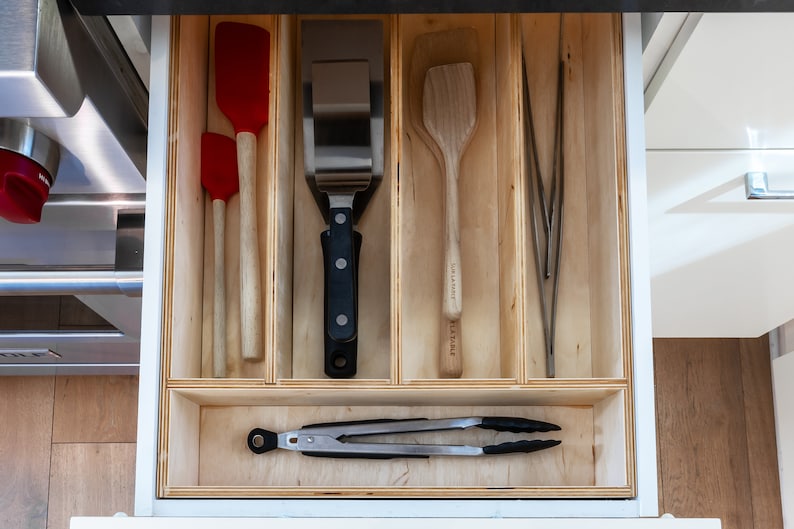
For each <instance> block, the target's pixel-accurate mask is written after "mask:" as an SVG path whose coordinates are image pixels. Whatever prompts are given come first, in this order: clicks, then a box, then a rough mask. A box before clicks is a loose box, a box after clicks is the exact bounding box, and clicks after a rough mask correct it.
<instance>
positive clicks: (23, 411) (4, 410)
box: [0, 377, 55, 529]
mask: <svg viewBox="0 0 794 529" xmlns="http://www.w3.org/2000/svg"><path fill="white" fill-rule="evenodd" d="M54 388H55V379H54V378H53V377H0V420H2V422H3V427H2V428H1V429H0V476H1V478H0V527H3V528H6V527H8V528H12V527H14V528H17V527H18V528H21V529H44V528H45V527H46V526H47V494H48V481H49V472H50V443H51V435H52V403H53V393H54Z"/></svg>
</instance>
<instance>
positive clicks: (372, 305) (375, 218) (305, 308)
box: [278, 16, 394, 383]
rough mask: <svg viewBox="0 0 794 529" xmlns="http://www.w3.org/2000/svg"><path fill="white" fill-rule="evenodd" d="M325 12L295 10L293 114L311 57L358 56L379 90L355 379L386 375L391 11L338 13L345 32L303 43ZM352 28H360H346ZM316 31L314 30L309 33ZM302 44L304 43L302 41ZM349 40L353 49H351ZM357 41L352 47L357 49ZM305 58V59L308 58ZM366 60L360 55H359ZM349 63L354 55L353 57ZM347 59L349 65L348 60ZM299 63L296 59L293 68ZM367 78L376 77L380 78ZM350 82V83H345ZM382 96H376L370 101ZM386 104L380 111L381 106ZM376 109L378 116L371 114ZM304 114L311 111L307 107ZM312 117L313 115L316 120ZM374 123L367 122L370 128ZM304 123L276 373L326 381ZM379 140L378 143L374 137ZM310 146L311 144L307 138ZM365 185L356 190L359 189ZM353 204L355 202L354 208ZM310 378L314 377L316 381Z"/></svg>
mask: <svg viewBox="0 0 794 529" xmlns="http://www.w3.org/2000/svg"><path fill="white" fill-rule="evenodd" d="M323 20H325V21H328V20H329V17H323V18H317V17H299V18H298V21H297V33H298V35H297V39H296V40H297V42H296V53H297V54H298V56H297V58H296V60H297V62H298V64H299V65H303V68H302V69H304V68H305V69H306V70H307V71H305V72H303V75H302V76H299V77H297V78H296V79H295V86H294V87H293V94H294V97H297V103H298V104H297V106H296V114H295V120H296V122H298V123H300V120H301V119H307V112H306V110H307V109H304V108H303V103H304V97H303V92H304V91H305V90H310V89H311V88H310V87H307V86H301V78H302V77H306V76H308V75H310V72H311V71H312V69H311V68H310V65H311V59H316V61H315V65H316V66H319V65H326V66H327V65H328V63H327V62H324V61H327V60H329V58H333V59H334V60H336V61H337V62H338V61H340V60H344V61H348V60H350V61H357V64H359V66H361V65H362V64H366V65H367V71H368V72H369V74H368V75H369V79H370V83H369V91H370V92H371V93H375V94H376V95H380V94H379V93H378V92H382V94H383V96H382V100H383V109H379V112H378V113H376V114H373V117H376V118H377V119H378V121H381V122H382V127H383V128H382V130H383V131H386V132H385V133H382V134H380V136H381V138H378V137H376V136H377V135H375V134H373V135H372V138H371V140H372V142H373V145H372V162H373V167H375V166H379V165H380V166H383V170H382V172H383V174H382V175H375V174H373V180H375V179H380V183H379V184H378V185H377V186H375V185H374V184H371V187H372V189H368V190H367V191H368V192H370V193H372V194H371V197H370V198H369V201H368V203H367V204H366V209H364V210H363V212H361V216H360V218H359V219H358V222H357V225H356V226H355V230H356V231H357V232H359V233H360V234H361V238H362V242H361V249H360V260H359V263H358V334H357V340H358V344H357V349H358V354H357V364H358V365H357V370H356V371H357V372H356V375H355V376H356V380H361V379H364V380H366V379H381V380H382V379H386V380H388V379H389V378H390V377H391V354H390V353H391V330H392V328H393V327H392V326H393V320H392V315H391V299H392V294H391V291H392V285H393V273H392V265H391V255H392V250H391V241H392V235H391V233H392V232H391V211H392V200H393V196H394V195H393V193H392V187H393V186H394V183H393V182H392V179H393V178H394V177H393V174H394V169H393V167H392V166H393V164H392V162H391V145H390V144H391V138H390V134H389V132H388V131H390V130H391V128H392V126H393V125H392V119H391V112H389V111H388V109H389V108H390V106H391V95H390V89H389V88H390V84H391V74H390V48H389V42H390V39H391V34H390V31H391V30H390V18H389V17H387V16H381V17H333V18H332V20H334V21H342V22H343V23H345V26H346V27H345V26H341V27H342V31H343V35H344V30H347V33H348V34H347V35H344V37H342V36H340V35H337V36H336V37H335V38H336V39H337V40H338V41H339V42H335V43H334V45H333V46H327V47H325V48H324V49H322V50H317V49H316V48H317V46H309V43H310V42H312V39H309V38H308V37H307V38H306V39H304V36H303V34H302V31H303V30H304V29H305V28H304V22H306V23H311V22H314V24H309V29H308V30H307V31H312V30H313V31H315V32H320V31H329V30H328V26H327V25H326V26H325V27H323V26H322V25H321V26H320V27H318V23H320V24H321V22H322V21H323ZM377 22H380V23H381V24H382V31H383V43H382V49H381V50H377V51H379V52H381V53H382V61H380V62H381V65H382V66H381V67H382V71H381V72H376V71H373V69H376V68H378V65H377V64H376V62H378V61H376V60H374V59H373V58H372V57H371V55H372V54H373V53H374V52H373V51H372V50H369V49H368V47H367V46H364V47H363V48H364V49H361V48H362V46H361V40H362V39H363V40H364V41H365V42H370V41H371V40H372V38H371V37H370V36H369V33H372V31H371V27H372V24H373V23H377ZM355 31H359V32H361V33H362V35H361V36H359V37H357V36H356V35H353V34H351V33H352V32H355ZM315 36H316V35H315ZM302 45H303V46H305V49H303V48H302ZM351 48H352V49H351ZM357 48H358V49H357ZM301 53H306V54H307V55H308V54H313V57H308V56H307V57H301ZM307 61H308V62H307ZM364 61H366V63H364ZM353 64H356V63H353ZM348 66H349V65H348ZM300 67H301V66H299V68H300ZM372 79H377V80H379V81H380V86H378V87H374V85H375V84H377V83H376V82H375V81H372ZM348 89H352V88H350V87H349V88H348ZM379 99H381V98H380V97H375V98H373V99H372V100H371V103H375V102H376V100H379ZM384 109H385V111H384ZM379 113H382V116H379V115H378V114H379ZM308 116H311V113H309V114H308ZM315 123H316V121H315ZM375 125H376V124H373V129H374V128H375ZM303 129H304V127H302V126H299V127H296V130H295V136H294V138H295V167H294V204H293V208H294V209H293V211H294V215H293V217H294V245H293V248H294V256H293V265H294V268H293V276H294V291H293V296H292V297H293V320H292V335H293V340H292V343H293V349H292V358H291V359H289V360H288V359H287V358H283V359H280V360H282V361H280V362H279V366H278V378H279V379H293V380H307V379H312V380H315V381H325V382H329V383H333V381H332V380H330V379H329V378H328V377H327V376H326V375H325V373H324V369H323V355H324V336H325V332H324V327H323V303H324V296H323V254H322V248H321V246H320V234H321V233H322V232H324V231H326V230H328V224H326V221H325V220H324V219H323V214H322V211H321V210H320V209H319V208H318V205H317V203H316V201H315V197H314V196H313V194H312V192H311V190H310V187H309V185H307V183H308V182H307V176H306V171H305V168H304V153H303V149H304V138H303ZM379 142H382V144H383V145H382V150H379V148H378V147H377V145H376V144H377V143H379ZM309 148H311V149H313V148H314V146H313V145H311V146H309ZM363 194H364V193H363V192H361V193H357V195H363ZM355 210H357V205H356V207H355V208H354V212H355ZM315 383H316V382H315Z"/></svg>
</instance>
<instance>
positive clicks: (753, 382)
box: [739, 335, 783, 529]
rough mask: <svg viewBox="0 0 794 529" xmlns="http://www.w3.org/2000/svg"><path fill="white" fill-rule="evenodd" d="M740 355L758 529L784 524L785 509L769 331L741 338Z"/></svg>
mask: <svg viewBox="0 0 794 529" xmlns="http://www.w3.org/2000/svg"><path fill="white" fill-rule="evenodd" d="M739 356H740V361H741V369H742V390H743V397H744V421H745V425H746V426H747V447H748V452H747V457H748V463H749V467H750V492H751V497H752V500H753V523H754V526H755V527H757V528H759V529H760V528H769V529H775V528H781V527H783V512H782V507H781V504H780V501H781V500H780V477H779V474H778V473H777V472H776V471H775V470H776V469H777V466H778V458H777V442H776V438H775V414H774V401H773V397H772V370H771V365H770V356H769V337H768V335H764V336H762V337H761V338H757V339H749V338H743V339H740V340H739Z"/></svg>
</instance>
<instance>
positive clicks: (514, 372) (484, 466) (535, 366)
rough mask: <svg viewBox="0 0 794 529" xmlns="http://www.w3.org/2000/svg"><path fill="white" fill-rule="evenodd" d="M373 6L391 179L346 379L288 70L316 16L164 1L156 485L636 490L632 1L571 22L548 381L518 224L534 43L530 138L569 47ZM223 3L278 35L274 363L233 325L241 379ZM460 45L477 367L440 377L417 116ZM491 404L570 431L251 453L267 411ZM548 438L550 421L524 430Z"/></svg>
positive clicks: (172, 491)
mask: <svg viewBox="0 0 794 529" xmlns="http://www.w3.org/2000/svg"><path fill="white" fill-rule="evenodd" d="M311 18H323V17H311ZM340 18H345V19H348V18H349V19H358V18H373V17H363V16H362V17H358V16H351V17H340ZM376 18H377V19H378V20H380V21H382V22H383V28H384V49H383V52H384V62H385V68H384V76H385V78H384V93H385V109H386V111H385V112H384V120H385V121H384V126H385V127H384V128H385V131H386V133H385V150H384V162H385V163H384V175H383V180H382V183H381V185H380V186H379V188H378V190H377V191H376V192H375V193H374V194H373V196H372V200H371V201H370V203H369V205H368V207H367V209H366V211H365V212H364V214H363V215H362V217H361V219H360V223H359V230H360V231H361V232H362V234H363V240H364V246H363V247H362V250H361V264H360V274H361V275H360V278H359V329H360V338H359V345H358V348H359V356H358V373H357V375H356V377H355V378H353V379H345V380H333V379H329V378H327V377H325V375H324V373H323V328H322V324H323V261H322V256H321V249H320V244H319V242H320V241H319V234H320V232H321V231H323V229H325V222H324V220H323V217H322V215H321V213H320V211H319V210H318V208H317V205H316V203H315V201H314V198H313V196H312V194H311V192H310V191H309V188H308V187H307V185H306V182H305V177H304V172H303V156H302V151H301V149H302V144H303V139H302V127H301V126H300V119H302V109H301V106H300V100H301V97H300V95H301V87H300V86H298V83H297V79H298V78H299V77H298V73H297V67H298V65H299V64H300V62H299V56H298V50H299V48H300V21H301V20H302V19H303V17H295V16H287V15H279V16H269V15H261V16H259V15H258V16H240V17H237V16H234V17H226V16H224V17H216V16H213V17H196V16H183V17H175V18H174V19H173V26H172V28H173V31H172V35H173V42H172V46H173V48H172V73H171V88H170V98H171V100H170V104H171V114H170V118H169V119H170V121H169V138H170V139H171V142H170V144H169V146H168V174H167V200H166V226H165V232H166V248H165V263H164V266H165V274H164V277H165V284H164V286H163V288H164V302H163V328H162V360H163V362H162V365H163V378H162V385H163V387H162V392H161V407H160V412H161V421H160V423H161V425H162V429H161V431H160V432H159V435H160V438H159V456H160V457H159V463H158V491H159V495H160V496H162V497H169V498H177V497H207V498H212V497H260V498H266V497H295V496H298V497H315V496H331V495H333V496H335V497H340V496H341V497H363V496H380V497H401V496H409V497H450V498H451V497H505V496H508V497H517V498H518V497H520V498H533V497H572V496H579V497H615V498H626V497H631V496H632V495H633V494H634V488H635V476H634V449H633V446H634V445H633V443H634V441H633V410H632V386H631V384H632V381H631V369H630V368H631V349H630V346H629V340H630V329H629V328H628V325H629V323H628V322H629V321H630V318H629V317H628V316H629V306H628V295H627V287H628V270H627V262H626V258H625V256H626V247H625V245H626V237H625V230H626V219H625V212H624V211H623V207H624V203H625V200H624V199H625V175H624V174H623V171H624V169H623V167H624V161H623V158H624V157H625V154H624V152H623V149H624V148H623V143H622V141H623V140H622V136H621V134H622V128H623V122H622V106H621V105H622V90H621V56H620V46H619V43H620V26H619V21H620V17H618V16H612V15H566V17H565V21H566V22H565V30H564V31H565V38H564V43H565V47H564V49H565V50H566V52H565V55H564V58H565V61H566V70H565V72H566V82H567V83H568V85H567V92H566V100H567V101H568V103H566V110H565V120H566V129H567V130H568V131H569V134H568V135H567V136H566V138H567V139H566V142H565V149H566V153H565V155H566V164H567V169H566V172H567V174H568V175H569V177H570V181H569V182H568V191H567V192H566V197H567V198H566V200H570V201H569V202H566V206H565V207H566V222H565V231H564V234H563V238H564V245H565V246H564V253H563V264H562V277H561V284H560V289H561V290H560V313H559V322H558V331H557V336H558V340H559V342H558V344H557V351H558V354H557V375H558V378H557V379H549V378H546V377H545V376H544V374H545V366H544V357H545V355H544V347H543V338H542V328H541V325H540V319H539V304H538V303H537V302H538V297H537V292H536V287H535V285H536V283H535V276H534V273H535V270H534V263H533V259H532V256H531V252H532V250H531V248H532V247H531V244H532V242H531V240H530V239H529V235H528V231H529V230H528V228H527V226H528V224H527V220H528V217H527V214H528V213H527V210H528V204H527V189H526V182H525V178H526V177H525V174H524V166H525V164H526V160H525V157H524V155H523V154H522V148H523V147H522V143H523V136H522V134H523V132H522V131H523V122H522V119H523V118H522V114H521V109H522V107H521V105H522V97H521V49H522V46H521V44H522V39H523V43H524V50H525V51H526V53H527V63H528V70H529V72H530V73H529V81H530V86H531V90H532V93H533V105H535V106H536V107H537V108H538V110H537V111H536V112H537V116H536V121H537V123H536V125H537V128H538V142H539V149H538V150H539V152H546V151H544V149H547V148H548V142H549V137H548V136H547V135H546V134H547V133H546V132H542V131H546V130H547V129H548V127H547V126H545V125H544V124H546V125H548V123H551V122H553V111H552V110H549V108H548V105H549V104H550V103H549V101H552V102H553V99H554V97H553V94H554V90H555V86H554V82H553V81H554V80H556V74H555V73H554V71H556V70H554V69H553V68H551V67H552V66H553V64H552V63H553V62H554V61H556V56H552V55H553V52H549V55H548V56H547V55H546V50H548V49H552V50H556V43H557V42H558V35H559V33H558V31H559V29H558V28H559V25H558V21H559V16H553V15H507V14H476V15H468V14H466V15H432V16H431V15H393V16H377V17H376ZM225 20H233V21H238V22H246V23H252V24H256V25H259V26H261V27H263V28H265V29H267V30H268V31H269V32H270V35H271V39H272V41H271V56H270V95H269V97H270V100H269V109H270V112H269V114H270V115H269V123H268V125H267V126H266V127H265V128H263V129H262V131H261V132H260V134H259V135H258V142H257V149H259V150H260V151H262V152H261V153H260V152H258V153H257V154H258V155H260V154H261V155H260V156H258V157H257V160H258V164H259V166H258V168H257V197H256V201H257V204H258V208H259V211H258V213H259V214H258V216H257V222H258V228H259V231H258V233H259V251H260V257H261V264H262V278H261V279H262V308H263V311H264V315H265V316H264V321H263V325H264V327H263V329H264V334H263V337H264V348H263V353H264V360H263V361H261V362H243V361H242V360H241V356H240V354H241V352H240V347H241V346H240V343H239V333H235V332H233V331H229V333H228V336H227V340H226V345H227V350H228V355H229V360H228V361H227V365H226V368H227V370H226V371H227V374H226V375H227V376H226V378H214V377H213V376H212V360H213V351H212V342H213V336H212V328H213V323H212V312H211V311H212V306H213V299H212V297H213V290H214V288H213V272H214V270H213V261H214V256H213V220H212V207H211V204H210V199H209V197H208V196H206V194H205V192H204V190H203V189H202V188H201V182H200V166H199V162H200V159H201V153H200V147H199V146H200V138H201V134H202V132H204V131H210V132H215V133H219V134H224V135H227V136H229V137H233V129H232V127H231V124H230V123H229V122H228V120H226V119H225V118H224V117H223V115H222V114H221V113H220V111H219V109H218V108H217V106H216V105H215V103H214V101H215V94H214V84H215V83H214V75H215V72H214V68H213V57H212V50H213V46H212V39H213V36H212V35H213V28H214V27H215V26H216V25H217V24H218V23H219V22H221V21H225ZM461 38H462V39H463V40H461ZM429 42H430V43H431V44H428V43H429ZM450 43H452V44H450ZM552 44H553V45H552ZM454 63H468V64H471V65H472V69H473V72H474V78H475V92H476V114H477V115H476V127H475V128H474V129H473V132H472V136H471V140H470V142H469V144H468V145H467V146H466V148H465V150H463V152H462V155H461V170H460V172H459V176H458V190H459V192H458V206H459V209H460V254H461V259H460V263H461V265H460V266H461V272H462V275H461V279H460V282H461V284H462V289H463V292H462V307H463V308H462V313H461V318H460V320H459V323H460V333H461V334H460V337H461V342H460V343H461V346H462V347H463V361H464V363H463V373H462V376H461V377H460V378H458V379H446V378H442V377H441V372H440V370H439V367H438V363H437V362H438V354H439V349H440V339H441V325H442V304H441V295H442V281H441V277H442V259H443V249H444V244H443V240H442V231H443V224H444V208H443V206H444V200H445V197H444V193H443V191H444V190H443V175H444V169H445V168H444V165H443V164H444V161H443V157H440V156H439V150H438V147H437V145H436V144H435V143H434V142H431V141H427V138H425V137H424V136H423V131H422V130H420V126H421V124H422V123H423V121H422V114H421V113H419V114H416V112H417V111H419V112H421V109H422V107H421V97H422V87H423V83H424V79H425V77H426V72H427V70H428V69H429V68H432V67H434V66H438V65H442V64H454ZM552 70H554V71H552ZM549 72H551V73H549ZM536 101H537V102H536ZM533 110H534V109H533ZM550 112H551V113H550ZM417 118H418V119H417ZM544 142H545V143H544ZM265 149H267V153H266V154H267V155H265V153H264V150H265ZM265 160H266V162H265ZM238 201H239V199H238V198H237V197H232V198H231V199H230V200H229V202H228V206H227V218H226V229H225V235H226V239H225V246H226V248H225V253H226V255H225V268H226V271H227V277H226V280H227V326H228V327H229V328H234V326H239V325H240V314H239V299H238V296H239V288H237V284H238V283H237V282H238V281H239V257H238V256H239V244H240V242H239V240H240V239H239V203H238ZM236 359H239V360H236ZM478 415H500V416H517V417H526V418H530V419H539V420H545V421H548V422H551V423H555V424H559V425H560V426H561V427H562V430H561V431H560V432H554V435H553V437H552V438H556V439H561V440H562V444H561V445H559V446H556V447H553V448H551V449H547V450H543V451H540V452H536V453H530V454H511V455H506V456H504V457H502V456H493V457H491V456H488V457H483V458H469V459H465V458H459V457H450V458H430V459H424V460H405V459H395V460H390V461H350V462H348V461H340V460H336V459H323V458H312V457H307V456H304V455H301V454H300V453H297V452H291V451H286V450H279V451H275V452H272V453H268V454H262V455H255V454H252V453H251V452H250V451H249V450H248V448H247V447H246V436H247V434H248V432H249V431H250V430H251V428H254V427H262V428H267V429H269V430H272V431H287V430H292V429H295V428H299V427H301V426H304V425H307V424H311V423H317V422H329V421H350V420H357V419H399V418H409V417H414V418H415V417H427V418H450V417H461V416H478ZM459 433H460V432H456V433H453V434H452V435H453V436H454V437H455V438H456V439H457V435H458V434H459ZM464 433H465V435H466V436H471V435H473V436H474V437H470V438H467V439H462V441H463V442H471V443H473V444H480V443H481V442H482V443H486V444H487V443H490V442H491V441H493V439H491V438H489V439H488V440H486V439H485V438H484V437H482V436H491V435H493V434H494V432H488V431H483V432H469V431H466V432H464ZM421 435H422V436H430V437H429V439H426V440H424V441H423V442H447V441H450V439H448V438H447V437H445V436H446V435H449V434H448V433H440V432H434V433H426V434H421ZM498 435H500V436H502V435H504V434H503V433H499V434H498ZM540 435H543V436H546V434H533V437H538V436H540ZM453 441H454V440H453Z"/></svg>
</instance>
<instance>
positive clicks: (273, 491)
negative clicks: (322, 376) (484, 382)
mask: <svg viewBox="0 0 794 529" xmlns="http://www.w3.org/2000/svg"><path fill="white" fill-rule="evenodd" d="M354 391H355V390H350V393H351V394H350V395H347V396H345V395H343V394H339V392H336V394H329V392H328V391H327V390H323V391H319V392H317V393H315V394H311V395H306V394H303V395H302V394H301V392H296V391H280V390H276V391H273V392H270V395H269V396H267V397H259V396H257V395H254V394H251V393H250V392H245V391H242V392H238V393H237V394H236V395H233V398H234V399H236V400H237V402H240V403H245V405H242V404H241V405H229V404H227V402H228V401H229V398H230V394H229V392H226V394H225V395H220V394H219V393H220V392H219V391H217V390H208V389H206V388H201V389H199V388H191V389H186V388H183V389H178V390H173V391H171V392H170V393H171V394H170V397H169V400H170V406H169V408H170V413H171V414H172V415H174V416H179V417H182V419H183V420H180V421H178V422H177V421H174V422H172V430H171V431H170V432H169V435H168V439H169V440H168V441H167V444H168V450H167V452H166V454H167V458H165V460H164V461H162V463H163V473H164V476H165V477H164V479H163V481H164V483H163V488H162V491H161V492H162V494H163V495H165V496H175V497H178V496H207V497H242V496H245V497H250V496H253V497H275V496H338V495H340V494H342V495H344V496H359V497H360V496H389V495H405V494H410V495H414V496H417V495H418V496H484V497H488V496H498V497H504V496H518V497H523V496H558V495H566V496H602V497H603V496H625V495H626V494H627V493H628V492H629V490H630V488H629V483H628V475H629V472H628V468H627V463H626V461H627V459H626V454H625V452H624V451H623V450H622V449H621V447H623V446H625V443H626V430H625V429H624V428H622V427H621V426H620V424H621V422H622V420H623V417H624V415H625V410H624V401H625V395H624V392H623V390H613V391H609V392H605V393H607V394H608V396H606V397H604V398H601V399H599V400H597V401H596V402H594V403H592V404H582V405H553V406H548V405H547V406H536V405H527V404H526V402H527V401H531V400H532V399H531V398H530V397H528V395H526V394H522V392H513V394H512V395H510V396H505V395H501V396H499V397H498V398H495V397H493V396H489V395H485V396H484V398H483V396H482V395H477V399H473V398H472V396H471V395H476V393H474V392H463V393H461V392H452V393H454V394H453V395H449V394H447V395H443V396H439V397H438V398H436V399H433V398H432V397H433V395H432V394H433V393H438V392H439V391H442V390H433V391H430V392H429V393H430V395H428V392H422V393H414V392H407V393H409V394H406V395H399V396H394V395H391V393H394V391H393V390H390V389H376V390H373V391H370V392H366V391H365V392H362V393H366V396H365V395H354V394H352V392H354ZM403 393H406V392H403ZM524 393H525V392H524ZM260 394H261V392H260ZM420 396H421V397H422V398H420ZM428 396H430V397H431V398H430V399H429V402H433V401H436V402H438V401H442V402H443V401H446V402H451V403H450V404H448V405H445V406H438V405H431V406H428V405H422V404H421V401H422V400H423V398H426V397H428ZM474 400H478V401H480V402H477V403H475V402H474ZM482 400H484V401H486V402H489V401H491V402H490V403H489V404H484V403H482V402H481V401H482ZM582 402H585V401H582ZM351 403H355V404H351ZM497 403H498V404H497ZM469 416H508V417H525V418H532V419H536V420H546V421H553V422H554V423H555V424H559V425H560V426H561V427H562V430H561V431H558V432H548V433H532V434H513V433H508V432H499V433H496V432H493V431H490V430H482V429H478V428H474V429H472V430H463V431H461V430H456V431H446V432H432V433H431V432H427V433H423V434H399V435H397V434H392V435H390V436H380V437H376V438H374V439H375V440H376V441H381V442H403V443H405V442H408V443H416V442H419V443H423V444H431V443H432V444H439V443H442V444H468V445H474V446H484V445H489V444H498V443H502V442H508V441H514V440H518V439H559V440H561V441H562V444H561V445H559V446H557V447H554V448H551V449H546V450H542V451H539V452H534V453H531V454H510V455H491V456H476V457H459V456H450V457H445V456H435V457H431V458H426V459H425V458H421V459H405V458H403V459H394V460H368V459H331V458H317V457H309V456H305V455H303V454H301V453H299V452H293V451H289V450H276V451H272V452H267V453H264V454H260V455H257V454H253V453H252V452H251V451H250V450H249V449H248V448H247V446H246V436H247V435H248V432H249V431H250V430H251V429H252V428H257V427H261V428H265V429H267V430H270V431H274V432H285V431H290V430H294V429H297V428H299V427H301V426H304V425H306V424H317V423H325V422H333V421H351V420H365V419H384V418H385V419H406V418H431V419H432V418H451V417H469Z"/></svg>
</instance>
